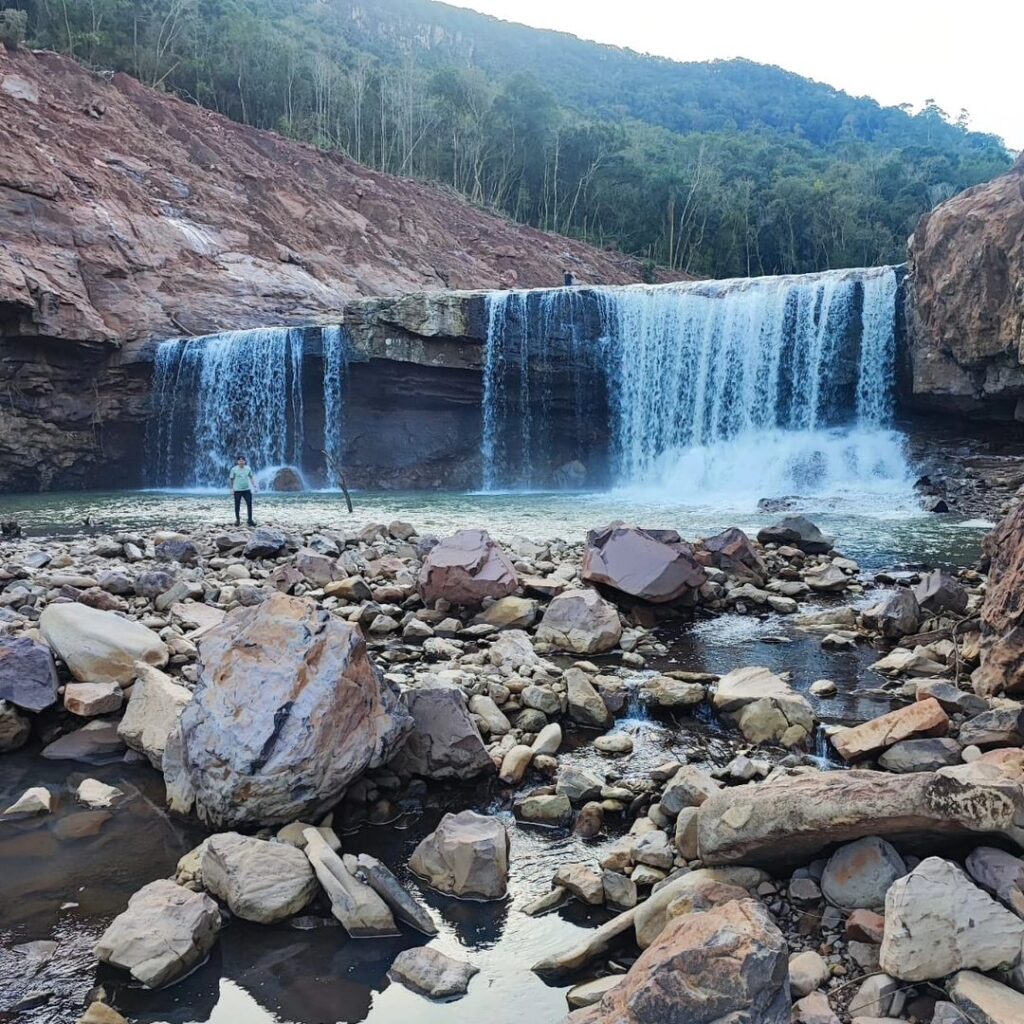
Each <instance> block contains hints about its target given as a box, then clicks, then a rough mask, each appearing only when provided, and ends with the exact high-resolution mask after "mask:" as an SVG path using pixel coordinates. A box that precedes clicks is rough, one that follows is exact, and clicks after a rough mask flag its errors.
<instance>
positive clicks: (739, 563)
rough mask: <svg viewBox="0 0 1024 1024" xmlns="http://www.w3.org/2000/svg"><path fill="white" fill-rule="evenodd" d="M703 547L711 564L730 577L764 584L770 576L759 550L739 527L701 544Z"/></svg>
mask: <svg viewBox="0 0 1024 1024" xmlns="http://www.w3.org/2000/svg"><path fill="white" fill-rule="evenodd" d="M701 547H702V548H703V549H704V550H705V551H706V552H707V553H708V555H709V557H710V561H711V564H712V565H713V566H714V567H715V568H716V569H721V570H722V572H724V573H727V574H728V575H730V576H736V577H737V578H739V579H752V580H756V581H757V582H762V581H763V580H764V579H765V577H767V575H768V570H767V568H766V566H765V564H764V562H763V561H762V560H761V556H760V555H759V554H758V553H757V549H756V548H755V547H754V545H753V544H752V543H751V542H750V538H749V537H748V536H747V535H746V534H745V533H744V532H743V531H742V530H741V529H740V528H739V527H738V526H730V527H729V528H728V529H727V530H723V531H722V532H721V533H718V534H715V536H714V537H708V538H707V539H706V540H704V541H702V542H701Z"/></svg>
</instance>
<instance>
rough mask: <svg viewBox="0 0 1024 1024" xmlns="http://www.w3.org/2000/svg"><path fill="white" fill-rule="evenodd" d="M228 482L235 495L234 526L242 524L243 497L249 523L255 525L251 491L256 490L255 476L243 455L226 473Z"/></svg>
mask: <svg viewBox="0 0 1024 1024" xmlns="http://www.w3.org/2000/svg"><path fill="white" fill-rule="evenodd" d="M228 482H229V484H230V486H231V491H232V493H233V494H234V496H235V526H241V525H242V521H241V511H242V501H243V499H244V501H245V509H246V513H247V515H248V522H249V525H250V526H255V525H256V524H255V523H254V522H253V521H252V492H253V491H254V490H256V478H255V477H254V476H253V472H252V466H250V465H249V464H248V463H247V462H246V461H245V457H244V456H242V455H239V456H238V459H237V461H236V462H235V464H234V465H233V466H232V467H231V472H230V473H229V474H228Z"/></svg>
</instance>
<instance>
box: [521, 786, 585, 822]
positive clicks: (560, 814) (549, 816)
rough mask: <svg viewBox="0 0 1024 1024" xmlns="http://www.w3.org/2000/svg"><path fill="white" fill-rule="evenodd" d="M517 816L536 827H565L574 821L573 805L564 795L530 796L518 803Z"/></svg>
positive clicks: (538, 794)
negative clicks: (567, 823) (568, 822)
mask: <svg viewBox="0 0 1024 1024" xmlns="http://www.w3.org/2000/svg"><path fill="white" fill-rule="evenodd" d="M515 810H516V815H517V817H519V818H520V819H521V820H522V821H529V822H532V823H533V824H535V825H564V824H565V823H566V822H567V821H570V820H571V819H572V804H571V803H570V802H569V798H568V797H567V796H566V795H565V794H564V793H550V794H549V793H535V794H528V795H526V796H524V797H522V798H520V800H519V801H517V803H516V807H515Z"/></svg>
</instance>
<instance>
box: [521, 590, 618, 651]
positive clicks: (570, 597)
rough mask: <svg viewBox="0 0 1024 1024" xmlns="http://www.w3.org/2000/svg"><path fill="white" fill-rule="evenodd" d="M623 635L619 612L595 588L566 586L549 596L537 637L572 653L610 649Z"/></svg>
mask: <svg viewBox="0 0 1024 1024" xmlns="http://www.w3.org/2000/svg"><path fill="white" fill-rule="evenodd" d="M621 636H622V625H621V623H620V622H619V613H618V611H617V610H616V608H615V605H613V604H612V603H611V602H609V601H606V600H605V599H604V598H603V597H602V596H601V595H600V594H599V593H598V592H597V591H596V590H592V589H591V588H589V587H587V588H586V589H584V590H567V591H565V593H563V594H559V595H557V596H556V597H554V598H552V599H551V603H550V604H549V605H548V606H547V608H546V609H545V611H544V617H543V618H542V619H541V620H540V626H539V627H538V629H537V639H538V640H539V641H541V642H543V643H548V644H551V645H553V646H554V647H559V648H561V649H562V650H565V651H572V652H573V653H574V654H601V653H603V652H604V651H610V650H611V649H612V648H613V647H614V646H615V645H616V644H617V643H618V642H619V638H620V637H621Z"/></svg>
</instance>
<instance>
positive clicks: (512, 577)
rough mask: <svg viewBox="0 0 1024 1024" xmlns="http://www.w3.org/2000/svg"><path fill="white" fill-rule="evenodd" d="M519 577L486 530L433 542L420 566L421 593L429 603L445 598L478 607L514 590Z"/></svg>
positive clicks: (464, 533)
mask: <svg viewBox="0 0 1024 1024" xmlns="http://www.w3.org/2000/svg"><path fill="white" fill-rule="evenodd" d="M518 587H519V578H518V576H516V571H515V569H514V568H513V566H512V563H511V562H510V561H509V560H508V558H507V557H506V555H505V553H504V552H503V551H502V550H501V548H500V547H498V545H497V544H496V543H495V542H494V541H493V540H491V538H490V535H489V534H488V533H487V531H486V530H459V532H458V533H455V534H452V536H451V537H446V538H445V539H444V540H442V541H441V542H440V544H438V545H436V546H435V547H434V548H433V550H431V552H430V554H428V555H427V557H426V558H425V559H424V560H423V567H422V568H421V569H420V576H419V590H420V596H421V597H422V598H423V600H424V601H425V602H426V603H427V604H428V605H432V604H434V603H435V602H436V601H441V600H444V601H447V602H448V603H449V604H453V605H469V606H472V607H478V606H479V605H481V604H482V603H483V601H484V599H485V598H488V597H492V598H494V599H495V600H497V599H498V598H502V597H506V596H507V595H509V594H512V593H515V591H516V590H517V589H518Z"/></svg>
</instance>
